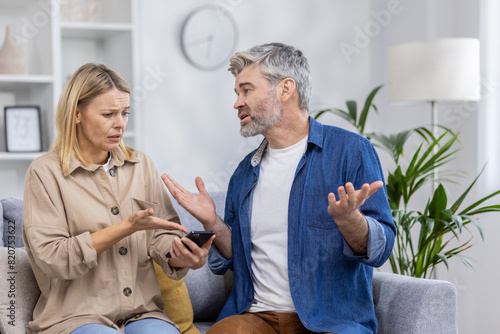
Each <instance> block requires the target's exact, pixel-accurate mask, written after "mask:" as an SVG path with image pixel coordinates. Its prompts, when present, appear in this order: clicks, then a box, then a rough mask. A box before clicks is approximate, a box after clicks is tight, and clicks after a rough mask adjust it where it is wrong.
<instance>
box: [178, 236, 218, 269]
mask: <svg viewBox="0 0 500 334" xmlns="http://www.w3.org/2000/svg"><path fill="white" fill-rule="evenodd" d="M214 238H215V235H214V236H212V237H211V238H210V239H209V240H208V241H207V242H205V243H204V244H203V245H202V246H201V247H198V245H197V244H196V243H195V242H193V241H192V240H190V239H189V238H186V237H184V238H182V239H177V238H175V239H174V241H173V242H172V246H170V250H169V251H170V256H171V258H170V260H169V264H170V266H171V267H187V268H190V269H198V268H201V267H203V266H204V265H205V262H207V256H208V251H209V249H210V246H211V245H212V241H213V240H214ZM186 246H187V247H189V249H191V251H189V249H187V247H186Z"/></svg>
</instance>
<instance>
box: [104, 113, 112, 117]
mask: <svg viewBox="0 0 500 334" xmlns="http://www.w3.org/2000/svg"><path fill="white" fill-rule="evenodd" d="M103 116H104V117H106V118H110V117H111V116H113V113H109V114H103Z"/></svg>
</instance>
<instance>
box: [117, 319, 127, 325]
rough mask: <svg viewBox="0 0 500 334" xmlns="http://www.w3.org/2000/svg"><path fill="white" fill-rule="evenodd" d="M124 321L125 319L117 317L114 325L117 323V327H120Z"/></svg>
mask: <svg viewBox="0 0 500 334" xmlns="http://www.w3.org/2000/svg"><path fill="white" fill-rule="evenodd" d="M124 323H125V320H123V319H118V320H117V321H116V325H117V326H118V327H121V326H122V325H123V324H124Z"/></svg>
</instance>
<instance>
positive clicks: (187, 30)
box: [181, 5, 238, 71]
mask: <svg viewBox="0 0 500 334" xmlns="http://www.w3.org/2000/svg"><path fill="white" fill-rule="evenodd" d="M237 44H238V28H237V26H236V21H235V20H234V18H233V16H232V15H231V13H229V12H228V11H227V10H225V9H223V8H222V7H220V6H215V5H206V6H202V7H199V8H197V9H195V10H194V11H193V12H192V13H191V14H189V16H188V17H187V18H186V20H185V21H184V24H183V25H182V30H181V47H182V52H183V54H184V56H185V57H186V59H187V60H188V62H189V63H190V64H191V65H193V66H195V67H196V68H199V69H202V70H206V71H211V70H215V69H218V68H220V67H222V66H224V65H228V64H227V61H228V59H229V58H230V57H231V56H232V55H233V54H234V52H235V51H236V45H237Z"/></svg>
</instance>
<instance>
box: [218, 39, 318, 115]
mask: <svg viewBox="0 0 500 334" xmlns="http://www.w3.org/2000/svg"><path fill="white" fill-rule="evenodd" d="M253 65H258V66H259V67H260V70H261V71H262V74H263V75H264V76H265V77H266V78H267V79H268V80H269V81H270V82H271V85H272V86H273V87H275V86H276V85H277V84H278V83H280V82H281V81H282V80H283V79H285V78H292V79H293V80H294V81H295V84H296V87H297V93H298V95H299V107H300V109H302V110H305V111H309V100H310V98H311V89H312V84H311V73H310V71H309V63H308V62H307V59H306V57H305V56H304V54H303V53H302V51H300V50H298V49H296V48H294V47H293V46H289V45H285V44H282V43H269V44H262V45H257V46H254V47H252V48H250V49H248V50H246V51H241V52H236V54H235V55H234V56H233V57H232V58H231V60H230V63H229V68H228V70H229V71H230V72H231V73H232V74H233V75H234V76H235V77H236V76H238V74H240V73H241V71H243V69H245V68H246V67H249V66H253Z"/></svg>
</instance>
